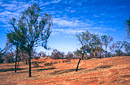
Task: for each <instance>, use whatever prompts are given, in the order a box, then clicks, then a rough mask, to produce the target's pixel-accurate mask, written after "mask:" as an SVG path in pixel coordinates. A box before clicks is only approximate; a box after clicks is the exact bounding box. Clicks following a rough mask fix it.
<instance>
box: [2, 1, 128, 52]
mask: <svg viewBox="0 0 130 85" xmlns="http://www.w3.org/2000/svg"><path fill="white" fill-rule="evenodd" d="M33 3H37V4H39V6H40V8H41V9H42V13H48V14H51V15H52V17H53V27H52V34H51V36H50V38H49V40H48V45H49V47H51V48H52V49H58V50H59V51H61V52H65V53H67V52H68V51H70V52H73V51H75V50H76V49H79V48H80V44H79V42H78V40H77V38H76V34H79V33H81V32H84V31H86V30H89V31H90V32H91V33H95V34H99V35H104V34H105V35H110V36H112V37H113V38H114V41H119V40H120V41H122V40H124V39H126V32H125V30H124V28H125V20H127V19H129V18H130V0H32V1H31V0H0V48H4V47H5V43H6V40H7V38H6V34H7V30H9V29H11V28H12V27H11V26H10V24H9V19H11V18H12V17H16V18H18V17H19V16H20V15H21V13H22V12H23V11H24V10H25V9H27V8H28V6H30V5H32V4H33ZM36 50H37V51H38V52H40V51H45V50H44V48H42V47H38V48H36ZM46 52H47V53H48V52H49V53H50V52H51V51H46Z"/></svg>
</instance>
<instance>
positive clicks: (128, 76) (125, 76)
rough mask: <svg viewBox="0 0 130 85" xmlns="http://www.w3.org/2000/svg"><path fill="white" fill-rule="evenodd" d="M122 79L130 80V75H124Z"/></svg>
mask: <svg viewBox="0 0 130 85" xmlns="http://www.w3.org/2000/svg"><path fill="white" fill-rule="evenodd" d="M121 77H123V78H130V75H123V76H121Z"/></svg>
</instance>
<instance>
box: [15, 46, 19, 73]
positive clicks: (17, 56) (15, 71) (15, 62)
mask: <svg viewBox="0 0 130 85" xmlns="http://www.w3.org/2000/svg"><path fill="white" fill-rule="evenodd" d="M17 57H18V46H16V57H15V72H17Z"/></svg>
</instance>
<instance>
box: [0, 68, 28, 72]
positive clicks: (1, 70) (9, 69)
mask: <svg viewBox="0 0 130 85" xmlns="http://www.w3.org/2000/svg"><path fill="white" fill-rule="evenodd" d="M24 69H26V68H17V70H24ZM7 71H15V68H8V69H0V72H7Z"/></svg>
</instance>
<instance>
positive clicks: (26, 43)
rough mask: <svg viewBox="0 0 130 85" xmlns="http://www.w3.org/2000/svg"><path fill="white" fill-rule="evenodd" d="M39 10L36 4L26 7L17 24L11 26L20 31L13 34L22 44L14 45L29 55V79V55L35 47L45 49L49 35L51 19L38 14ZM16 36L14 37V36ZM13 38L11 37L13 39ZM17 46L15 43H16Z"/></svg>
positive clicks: (48, 16)
mask: <svg viewBox="0 0 130 85" xmlns="http://www.w3.org/2000/svg"><path fill="white" fill-rule="evenodd" d="M40 12H41V9H40V8H39V6H38V5H37V4H33V5H32V6H30V7H28V9H27V10H25V12H23V13H22V16H21V17H20V18H19V20H18V22H17V23H18V24H17V25H16V26H13V27H14V28H16V27H17V28H19V29H20V31H19V30H18V32H20V33H17V32H14V33H16V34H17V36H18V41H20V42H21V40H22V43H20V44H18V45H16V46H19V45H20V47H21V48H24V49H26V50H27V52H28V55H29V58H28V59H29V77H31V54H32V50H33V48H34V47H35V46H36V47H37V46H43V47H44V48H45V49H47V40H48V38H49V36H50V34H51V30H50V28H51V26H52V17H51V15H48V14H46V13H44V15H43V16H42V15H41V14H40ZM15 36H16V35H15ZM15 36H12V37H13V38H14V37H15ZM16 44H17V43H16Z"/></svg>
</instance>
